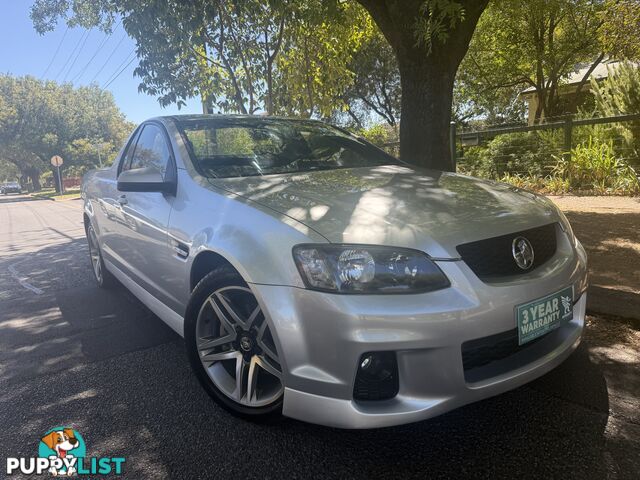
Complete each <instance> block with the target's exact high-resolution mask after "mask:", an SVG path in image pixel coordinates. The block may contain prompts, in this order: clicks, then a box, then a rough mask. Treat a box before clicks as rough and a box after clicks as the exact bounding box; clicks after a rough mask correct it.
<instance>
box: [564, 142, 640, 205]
mask: <svg viewBox="0 0 640 480" xmlns="http://www.w3.org/2000/svg"><path fill="white" fill-rule="evenodd" d="M553 176H554V177H559V178H561V179H564V180H566V181H568V184H569V187H570V188H571V189H572V190H578V191H584V190H590V191H594V192H596V193H599V194H611V193H620V194H633V193H637V192H639V191H640V185H639V183H638V177H637V174H636V172H635V170H634V169H633V168H632V167H631V166H630V165H628V164H627V163H626V162H625V161H624V160H622V159H620V158H619V157H617V156H616V154H615V152H614V148H613V144H612V142H611V141H609V142H606V143H603V142H598V141H597V140H595V141H594V139H593V138H589V141H588V142H587V143H581V144H578V145H577V146H576V147H575V148H573V149H572V150H571V158H565V157H557V163H556V165H555V167H554V169H553Z"/></svg>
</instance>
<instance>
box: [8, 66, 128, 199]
mask: <svg viewBox="0 0 640 480" xmlns="http://www.w3.org/2000/svg"><path fill="white" fill-rule="evenodd" d="M0 127H1V128H0V158H2V159H4V160H7V161H10V162H12V163H13V164H15V165H16V166H17V167H18V168H19V169H20V170H21V173H22V175H23V176H28V177H29V178H30V179H31V181H32V184H33V187H34V188H35V189H39V186H40V185H39V175H40V173H41V172H42V171H43V170H44V169H45V168H49V167H50V166H49V161H50V159H51V157H52V156H53V155H62V156H63V158H64V159H65V166H66V167H69V166H76V167H79V166H87V167H94V166H98V161H97V158H96V157H97V154H98V149H99V150H100V154H101V156H102V158H104V159H105V161H108V159H109V158H110V157H112V156H113V155H114V154H115V152H116V151H117V150H118V149H119V148H120V147H121V145H122V142H123V141H124V140H125V138H126V136H127V135H128V134H129V133H130V131H131V129H132V125H131V124H130V123H129V122H127V121H126V120H125V118H124V116H123V114H122V113H121V112H120V110H119V109H118V108H117V107H116V105H115V102H114V100H113V96H112V95H111V93H109V92H105V91H104V90H101V89H99V88H98V87H97V86H95V85H94V86H90V87H81V88H73V87H72V86H71V85H70V84H63V85H59V84H57V83H55V82H44V81H40V80H37V79H35V78H33V77H13V76H10V75H0ZM91 147H93V148H91Z"/></svg>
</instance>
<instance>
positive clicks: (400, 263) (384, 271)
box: [293, 245, 450, 293]
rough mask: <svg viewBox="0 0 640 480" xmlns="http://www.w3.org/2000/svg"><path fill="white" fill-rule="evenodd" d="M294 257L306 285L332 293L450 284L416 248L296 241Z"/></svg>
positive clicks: (417, 290)
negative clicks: (315, 243)
mask: <svg viewBox="0 0 640 480" xmlns="http://www.w3.org/2000/svg"><path fill="white" fill-rule="evenodd" d="M293 258H294V260H295V262H296V265H297V266H298V270H299V271H300V275H301V276H302V280H303V281H304V283H305V285H306V286H307V288H310V289H313V290H321V291H325V292H335V293H420V292H429V291H432V290H439V289H441V288H446V287H448V286H449V285H450V283H449V280H448V279H447V277H446V276H445V275H444V273H442V270H440V268H438V266H437V265H436V264H435V263H433V261H431V260H430V259H429V257H428V256H427V255H426V254H424V253H422V252H419V251H417V250H411V249H407V248H395V247H374V246H368V245H297V246H296V247H294V248H293Z"/></svg>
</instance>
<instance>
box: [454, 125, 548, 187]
mask: <svg viewBox="0 0 640 480" xmlns="http://www.w3.org/2000/svg"><path fill="white" fill-rule="evenodd" d="M558 145H559V144H558V135H557V133H555V132H525V133H510V134H504V135H499V136H497V137H495V138H494V139H492V140H491V141H490V142H489V143H487V146H486V147H471V148H469V149H467V150H465V152H464V158H463V159H462V161H461V162H460V164H461V167H462V169H463V170H464V171H465V172H466V173H469V174H470V175H474V176H479V177H488V178H501V177H502V176H504V175H506V174H510V175H514V174H519V175H527V176H543V175H544V174H545V173H548V172H549V170H550V168H551V166H552V165H553V155H554V154H555V153H558V152H559V151H560V149H559V146H558Z"/></svg>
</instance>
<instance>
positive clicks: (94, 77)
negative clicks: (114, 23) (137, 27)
mask: <svg viewBox="0 0 640 480" xmlns="http://www.w3.org/2000/svg"><path fill="white" fill-rule="evenodd" d="M126 36H127V32H122V37H120V41H118V43H117V45H116V46H115V47H114V49H113V50H111V53H110V54H109V56H108V57H107V59H106V60H105V61H104V63H103V64H102V66H101V67H100V69H99V70H98V71H97V72H96V74H95V75H94V76H93V78H92V79H91V80H90V81H89V83H91V82H93V81H94V80H95V79H96V77H97V76H98V75H100V73H101V72H102V70H104V67H106V66H107V63H109V60H111V57H113V54H114V53H116V51H117V50H118V47H119V46H120V44H121V43H122V42H123V40H124V39H125V38H126Z"/></svg>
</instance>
